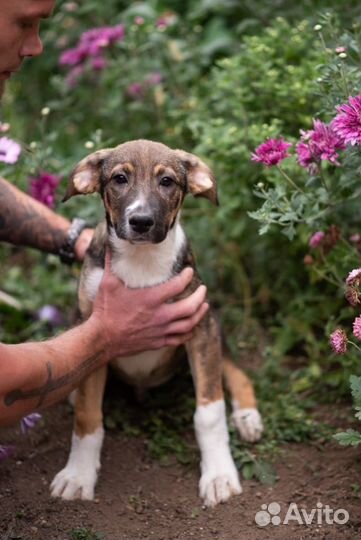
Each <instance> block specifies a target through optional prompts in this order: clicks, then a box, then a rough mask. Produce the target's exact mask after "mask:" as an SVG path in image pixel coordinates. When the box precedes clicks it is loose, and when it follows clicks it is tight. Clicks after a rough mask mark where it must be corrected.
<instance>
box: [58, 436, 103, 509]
mask: <svg viewBox="0 0 361 540" xmlns="http://www.w3.org/2000/svg"><path fill="white" fill-rule="evenodd" d="M103 437H104V430H103V428H102V427H99V428H97V429H96V430H95V431H94V432H93V433H91V434H88V435H85V436H83V437H79V436H78V435H77V434H76V433H73V437H72V443H71V451H70V455H69V459H68V463H67V464H66V466H65V467H64V469H63V470H61V471H60V472H59V473H58V474H57V475H56V476H55V478H54V480H53V481H52V483H51V486H50V492H51V495H52V497H61V498H62V499H65V500H73V499H83V500H88V501H89V500H93V499H94V488H95V484H96V481H97V476H98V471H99V469H100V451H101V447H102V443H103Z"/></svg>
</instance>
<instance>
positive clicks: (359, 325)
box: [353, 317, 361, 339]
mask: <svg viewBox="0 0 361 540" xmlns="http://www.w3.org/2000/svg"><path fill="white" fill-rule="evenodd" d="M353 335H354V336H355V337H356V338H357V339H361V317H356V319H355V320H354V322H353Z"/></svg>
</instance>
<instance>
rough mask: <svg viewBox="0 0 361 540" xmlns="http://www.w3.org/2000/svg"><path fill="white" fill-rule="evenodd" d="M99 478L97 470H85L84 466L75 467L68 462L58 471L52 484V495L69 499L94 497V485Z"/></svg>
mask: <svg viewBox="0 0 361 540" xmlns="http://www.w3.org/2000/svg"><path fill="white" fill-rule="evenodd" d="M96 480H97V473H96V471H95V470H91V469H89V470H85V468H84V467H74V465H72V464H68V465H67V466H66V467H64V469H63V470H61V471H60V472H58V474H57V475H56V476H55V477H54V480H53V481H52V483H51V486H50V492H51V496H52V497H61V498H62V499H65V500H67V501H70V500H74V499H82V500H88V501H91V500H93V499H94V487H95V484H96Z"/></svg>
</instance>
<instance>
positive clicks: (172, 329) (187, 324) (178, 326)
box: [166, 302, 209, 335]
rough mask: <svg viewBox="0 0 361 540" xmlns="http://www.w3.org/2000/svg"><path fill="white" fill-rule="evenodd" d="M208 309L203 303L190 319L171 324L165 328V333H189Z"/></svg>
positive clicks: (207, 305)
mask: <svg viewBox="0 0 361 540" xmlns="http://www.w3.org/2000/svg"><path fill="white" fill-rule="evenodd" d="M208 309H209V304H207V303H206V302H204V303H203V304H202V305H201V307H200V308H199V309H198V311H196V313H195V314H194V315H192V317H188V318H187V319H181V320H179V321H175V322H172V323H171V324H169V325H168V326H167V328H166V333H167V334H170V335H176V334H186V333H188V332H191V331H192V330H193V328H194V327H195V326H197V324H198V323H199V322H200V321H201V320H202V319H203V317H204V315H205V314H206V313H207V311H208Z"/></svg>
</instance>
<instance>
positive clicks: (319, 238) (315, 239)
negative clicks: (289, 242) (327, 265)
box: [308, 231, 326, 249]
mask: <svg viewBox="0 0 361 540" xmlns="http://www.w3.org/2000/svg"><path fill="white" fill-rule="evenodd" d="M325 236H326V235H325V233H324V232H323V231H317V232H315V233H314V234H313V235H312V236H311V238H310V239H309V241H308V245H309V246H310V247H311V248H314V249H315V248H317V247H319V245H320V244H322V242H323V240H324V238H325Z"/></svg>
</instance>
